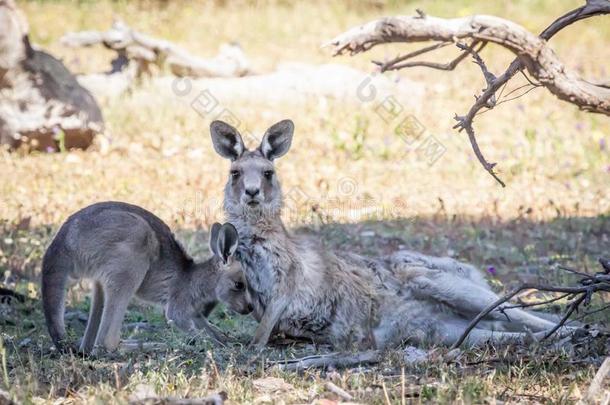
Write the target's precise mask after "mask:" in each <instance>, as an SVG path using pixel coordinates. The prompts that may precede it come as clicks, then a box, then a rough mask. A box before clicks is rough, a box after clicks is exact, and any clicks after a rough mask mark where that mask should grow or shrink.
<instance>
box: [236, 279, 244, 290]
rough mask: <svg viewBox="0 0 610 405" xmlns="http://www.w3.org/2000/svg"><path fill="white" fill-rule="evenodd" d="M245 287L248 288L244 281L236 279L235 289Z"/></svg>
mask: <svg viewBox="0 0 610 405" xmlns="http://www.w3.org/2000/svg"><path fill="white" fill-rule="evenodd" d="M244 288H246V285H245V284H244V282H243V281H236V282H235V290H237V291H242V290H243V289H244Z"/></svg>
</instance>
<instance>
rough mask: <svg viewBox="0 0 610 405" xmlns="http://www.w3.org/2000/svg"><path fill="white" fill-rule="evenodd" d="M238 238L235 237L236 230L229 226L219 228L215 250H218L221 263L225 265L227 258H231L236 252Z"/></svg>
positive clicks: (227, 224)
mask: <svg viewBox="0 0 610 405" xmlns="http://www.w3.org/2000/svg"><path fill="white" fill-rule="evenodd" d="M238 242H239V238H238V236H237V229H235V227H234V226H233V225H232V224H230V223H228V222H227V223H226V224H224V225H223V226H222V227H221V228H220V232H219V233H218V242H217V244H216V249H218V255H219V256H220V258H221V259H222V262H223V263H225V264H227V263H228V261H229V258H231V257H232V256H233V255H234V254H235V251H236V250H237V244H238Z"/></svg>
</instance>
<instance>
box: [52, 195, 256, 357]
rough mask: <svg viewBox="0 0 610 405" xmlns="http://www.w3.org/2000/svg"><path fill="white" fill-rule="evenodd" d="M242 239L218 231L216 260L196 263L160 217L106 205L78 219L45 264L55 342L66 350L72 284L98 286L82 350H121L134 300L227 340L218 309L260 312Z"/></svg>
mask: <svg viewBox="0 0 610 405" xmlns="http://www.w3.org/2000/svg"><path fill="white" fill-rule="evenodd" d="M237 244H238V237H237V231H236V230H235V228H234V227H233V225H231V224H228V223H227V224H224V225H220V224H218V223H216V224H214V225H213V226H212V229H211V232H210V249H211V251H212V253H213V256H212V257H211V258H210V259H208V260H206V261H205V262H202V263H195V262H194V261H193V260H192V259H191V257H190V256H189V255H188V254H187V253H186V252H185V251H184V249H183V248H182V246H181V245H180V244H179V243H178V241H177V240H176V238H175V237H174V235H173V234H172V232H171V230H170V229H169V227H168V226H167V225H166V224H165V223H164V222H163V221H161V220H160V219H159V218H157V217H156V216H155V215H153V214H152V213H150V212H148V211H146V210H145V209H143V208H140V207H138V206H135V205H131V204H126V203H122V202H102V203H97V204H93V205H90V206H88V207H86V208H84V209H82V210H80V211H78V212H77V213H75V214H73V215H72V216H71V217H70V218H68V220H67V221H66V222H65V223H64V224H63V225H62V227H61V228H60V229H59V231H58V233H57V235H56V236H55V238H54V239H53V241H52V242H51V245H50V246H49V248H48V249H47V251H46V253H45V255H44V258H43V262H42V302H43V306H44V314H45V318H46V322H47V327H48V330H49V334H50V335H51V338H52V339H53V342H54V343H55V345H56V346H57V347H58V348H59V349H62V340H63V339H64V336H65V326H64V296H65V289H66V283H67V281H68V279H81V278H85V279H90V280H92V281H93V296H92V300H91V311H90V314H89V321H88V322H87V327H86V330H85V335H84V337H83V339H82V343H81V345H80V350H81V351H82V352H84V353H88V352H90V351H91V350H92V349H93V347H94V346H95V347H98V346H101V347H104V348H105V349H107V350H114V349H116V348H117V346H118V344H119V341H120V333H121V324H122V323H123V318H124V316H125V311H126V310H127V305H128V304H129V302H130V301H131V299H132V297H133V296H134V295H135V296H136V297H138V298H140V299H142V300H144V301H147V302H149V303H153V304H160V305H163V306H164V307H165V315H166V318H167V320H168V321H169V322H170V323H173V324H175V325H176V326H177V327H178V328H180V329H182V330H184V331H187V332H192V331H195V330H197V329H204V330H206V331H207V332H208V333H209V335H210V336H211V337H212V338H213V339H215V340H217V341H220V340H222V335H221V333H220V332H219V331H218V330H217V329H215V328H214V327H213V326H212V325H211V324H210V323H209V322H208V321H207V319H206V317H207V316H208V315H209V313H210V312H211V311H212V309H214V306H215V305H216V303H217V302H218V301H221V302H224V303H226V304H227V305H228V306H229V307H230V308H231V309H232V310H234V311H236V312H239V313H242V314H247V313H250V312H252V310H253V305H252V300H251V298H250V294H249V292H248V289H247V284H246V280H245V277H244V274H243V271H242V270H241V266H240V264H239V263H238V262H237V261H236V260H234V253H235V249H236V248H237Z"/></svg>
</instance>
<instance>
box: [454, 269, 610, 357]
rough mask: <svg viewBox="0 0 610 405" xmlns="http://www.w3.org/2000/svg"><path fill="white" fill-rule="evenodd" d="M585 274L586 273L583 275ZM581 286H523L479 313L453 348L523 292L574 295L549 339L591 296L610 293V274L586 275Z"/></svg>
mask: <svg viewBox="0 0 610 405" xmlns="http://www.w3.org/2000/svg"><path fill="white" fill-rule="evenodd" d="M583 274H584V273H583ZM579 283H580V285H579V286H575V287H563V286H547V285H539V284H523V285H521V286H520V287H518V288H517V289H515V290H514V291H512V292H510V293H508V294H506V295H505V296H503V297H500V298H499V299H497V300H496V301H495V302H493V303H491V304H490V305H489V306H487V308H485V309H484V310H483V311H481V313H479V314H478V315H477V316H476V317H475V318H474V319H473V320H472V321H471V322H470V323H469V324H468V327H467V328H466V330H465V331H464V333H463V334H462V336H461V337H460V338H459V339H458V341H457V342H456V343H455V344H454V345H453V346H452V348H457V347H459V346H460V345H461V344H462V343H464V340H466V338H467V337H468V335H469V334H470V332H471V331H472V329H474V328H475V326H476V325H477V324H478V323H479V322H480V321H481V320H482V319H484V318H485V317H486V316H487V315H489V314H490V313H491V312H492V311H494V310H499V311H503V310H505V309H507V308H510V307H501V305H502V304H504V303H505V302H507V301H509V300H510V299H512V298H513V297H514V296H516V295H517V294H519V293H520V292H521V291H523V290H528V289H535V290H538V291H547V292H557V293H564V294H569V295H574V296H575V300H574V301H573V302H572V303H571V304H570V305H569V306H568V310H567V312H566V314H565V315H564V316H563V318H562V319H561V320H560V321H559V323H558V324H557V325H556V326H555V327H554V328H553V329H551V330H550V331H549V332H548V333H546V334H545V336H544V339H547V338H548V337H550V336H551V335H553V334H554V333H555V332H557V331H558V330H559V329H560V328H561V327H562V326H563V325H564V324H565V323H566V321H567V320H568V319H569V317H570V316H571V315H572V313H573V312H574V311H576V310H577V309H578V308H579V306H580V305H581V304H583V303H584V305H588V303H589V301H590V299H591V296H592V295H593V294H594V293H596V292H602V291H603V292H610V274H608V273H596V274H594V275H588V274H587V275H586V277H582V278H581V280H580V281H579Z"/></svg>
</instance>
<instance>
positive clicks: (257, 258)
mask: <svg viewBox="0 0 610 405" xmlns="http://www.w3.org/2000/svg"><path fill="white" fill-rule="evenodd" d="M242 240H243V242H244V243H243V244H242V245H240V249H239V255H238V256H239V257H240V260H241V263H242V266H243V268H244V270H245V272H246V277H247V279H248V284H249V287H250V288H251V289H252V290H253V292H254V293H255V295H256V297H257V299H258V305H259V311H257V312H258V313H259V315H260V314H262V313H263V312H264V311H265V309H266V308H267V307H268V306H269V304H270V302H271V301H272V300H273V299H276V298H277V297H286V298H287V299H288V304H287V307H286V309H285V310H284V312H283V314H282V316H281V318H280V321H279V323H278V325H276V330H277V331H281V332H284V333H286V334H288V335H291V336H299V337H310V338H315V339H316V340H318V341H319V340H327V339H326V338H325V335H327V334H332V332H330V331H329V330H328V328H329V327H330V326H331V325H332V324H333V322H335V318H336V313H337V305H338V304H339V302H338V297H336V296H335V294H332V293H330V294H329V291H328V290H327V286H328V285H329V282H330V280H328V279H326V277H325V276H324V272H320V269H321V268H322V266H320V265H319V263H318V261H319V259H318V258H317V257H314V256H311V257H309V255H307V254H303V253H306V252H307V250H306V249H302V250H301V251H298V250H299V246H298V245H295V244H294V241H292V240H288V241H286V240H283V241H280V240H278V239H277V238H274V237H268V236H261V235H252V236H249V237H245V238H242ZM297 251H298V253H297ZM259 318H260V316H259ZM329 339H330V338H329Z"/></svg>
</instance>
